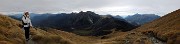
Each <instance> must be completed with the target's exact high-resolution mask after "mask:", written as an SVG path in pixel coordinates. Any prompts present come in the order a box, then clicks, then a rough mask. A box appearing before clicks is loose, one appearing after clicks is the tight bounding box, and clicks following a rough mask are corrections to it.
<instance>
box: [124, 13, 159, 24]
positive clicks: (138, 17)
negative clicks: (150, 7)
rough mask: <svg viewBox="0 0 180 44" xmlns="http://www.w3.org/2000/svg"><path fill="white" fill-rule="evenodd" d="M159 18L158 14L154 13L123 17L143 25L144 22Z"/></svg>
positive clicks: (132, 22) (130, 21)
mask: <svg viewBox="0 0 180 44" xmlns="http://www.w3.org/2000/svg"><path fill="white" fill-rule="evenodd" d="M158 18H160V16H158V15H155V14H138V13H137V14H134V15H132V16H130V15H129V16H127V17H125V18H124V19H125V20H126V21H128V22H129V23H131V24H134V25H143V24H145V23H148V22H151V21H153V20H155V19H158Z"/></svg>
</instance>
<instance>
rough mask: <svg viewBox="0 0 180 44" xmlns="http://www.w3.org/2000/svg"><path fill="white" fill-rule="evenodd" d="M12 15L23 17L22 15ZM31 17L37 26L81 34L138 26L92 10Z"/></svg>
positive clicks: (129, 28) (125, 29) (122, 29)
mask: <svg viewBox="0 0 180 44" xmlns="http://www.w3.org/2000/svg"><path fill="white" fill-rule="evenodd" d="M34 15H37V16H34ZM11 17H12V18H15V19H18V20H20V19H21V17H15V16H11ZM31 19H32V23H33V25H34V26H36V27H43V28H55V29H59V30H64V31H68V32H73V33H76V34H79V35H105V34H109V33H111V32H112V31H111V29H116V30H121V31H129V30H131V29H133V28H135V27H136V26H134V25H132V24H130V23H128V22H127V21H126V20H124V19H120V18H114V17H113V16H111V15H98V14H96V13H94V12H91V11H87V12H82V11H81V12H79V13H70V14H67V13H61V14H42V15H39V14H31Z"/></svg>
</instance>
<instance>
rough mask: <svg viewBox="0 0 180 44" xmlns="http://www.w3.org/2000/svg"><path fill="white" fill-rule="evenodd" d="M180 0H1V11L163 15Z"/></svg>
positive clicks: (174, 7) (10, 12)
mask: <svg viewBox="0 0 180 44" xmlns="http://www.w3.org/2000/svg"><path fill="white" fill-rule="evenodd" d="M179 4H180V0H0V13H4V14H12V13H23V12H25V11H29V12H32V13H64V12H65V13H71V12H79V11H93V12H95V13H97V14H101V15H106V14H111V15H120V16H127V15H133V14H136V13H140V14H156V15H160V16H163V15H165V14H167V13H170V12H172V11H174V10H177V9H180V5H179Z"/></svg>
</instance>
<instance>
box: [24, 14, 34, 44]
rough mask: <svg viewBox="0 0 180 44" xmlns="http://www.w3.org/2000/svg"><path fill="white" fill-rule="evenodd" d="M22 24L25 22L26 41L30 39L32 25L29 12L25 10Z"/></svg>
mask: <svg viewBox="0 0 180 44" xmlns="http://www.w3.org/2000/svg"><path fill="white" fill-rule="evenodd" d="M22 24H23V28H24V30H25V37H26V41H28V40H29V31H30V28H31V27H32V23H31V19H30V16H29V12H24V15H23V17H22Z"/></svg>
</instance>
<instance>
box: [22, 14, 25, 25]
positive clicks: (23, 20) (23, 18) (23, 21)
mask: <svg viewBox="0 0 180 44" xmlns="http://www.w3.org/2000/svg"><path fill="white" fill-rule="evenodd" d="M25 20H26V19H25V17H24V15H23V16H22V24H23V25H25Z"/></svg>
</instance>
